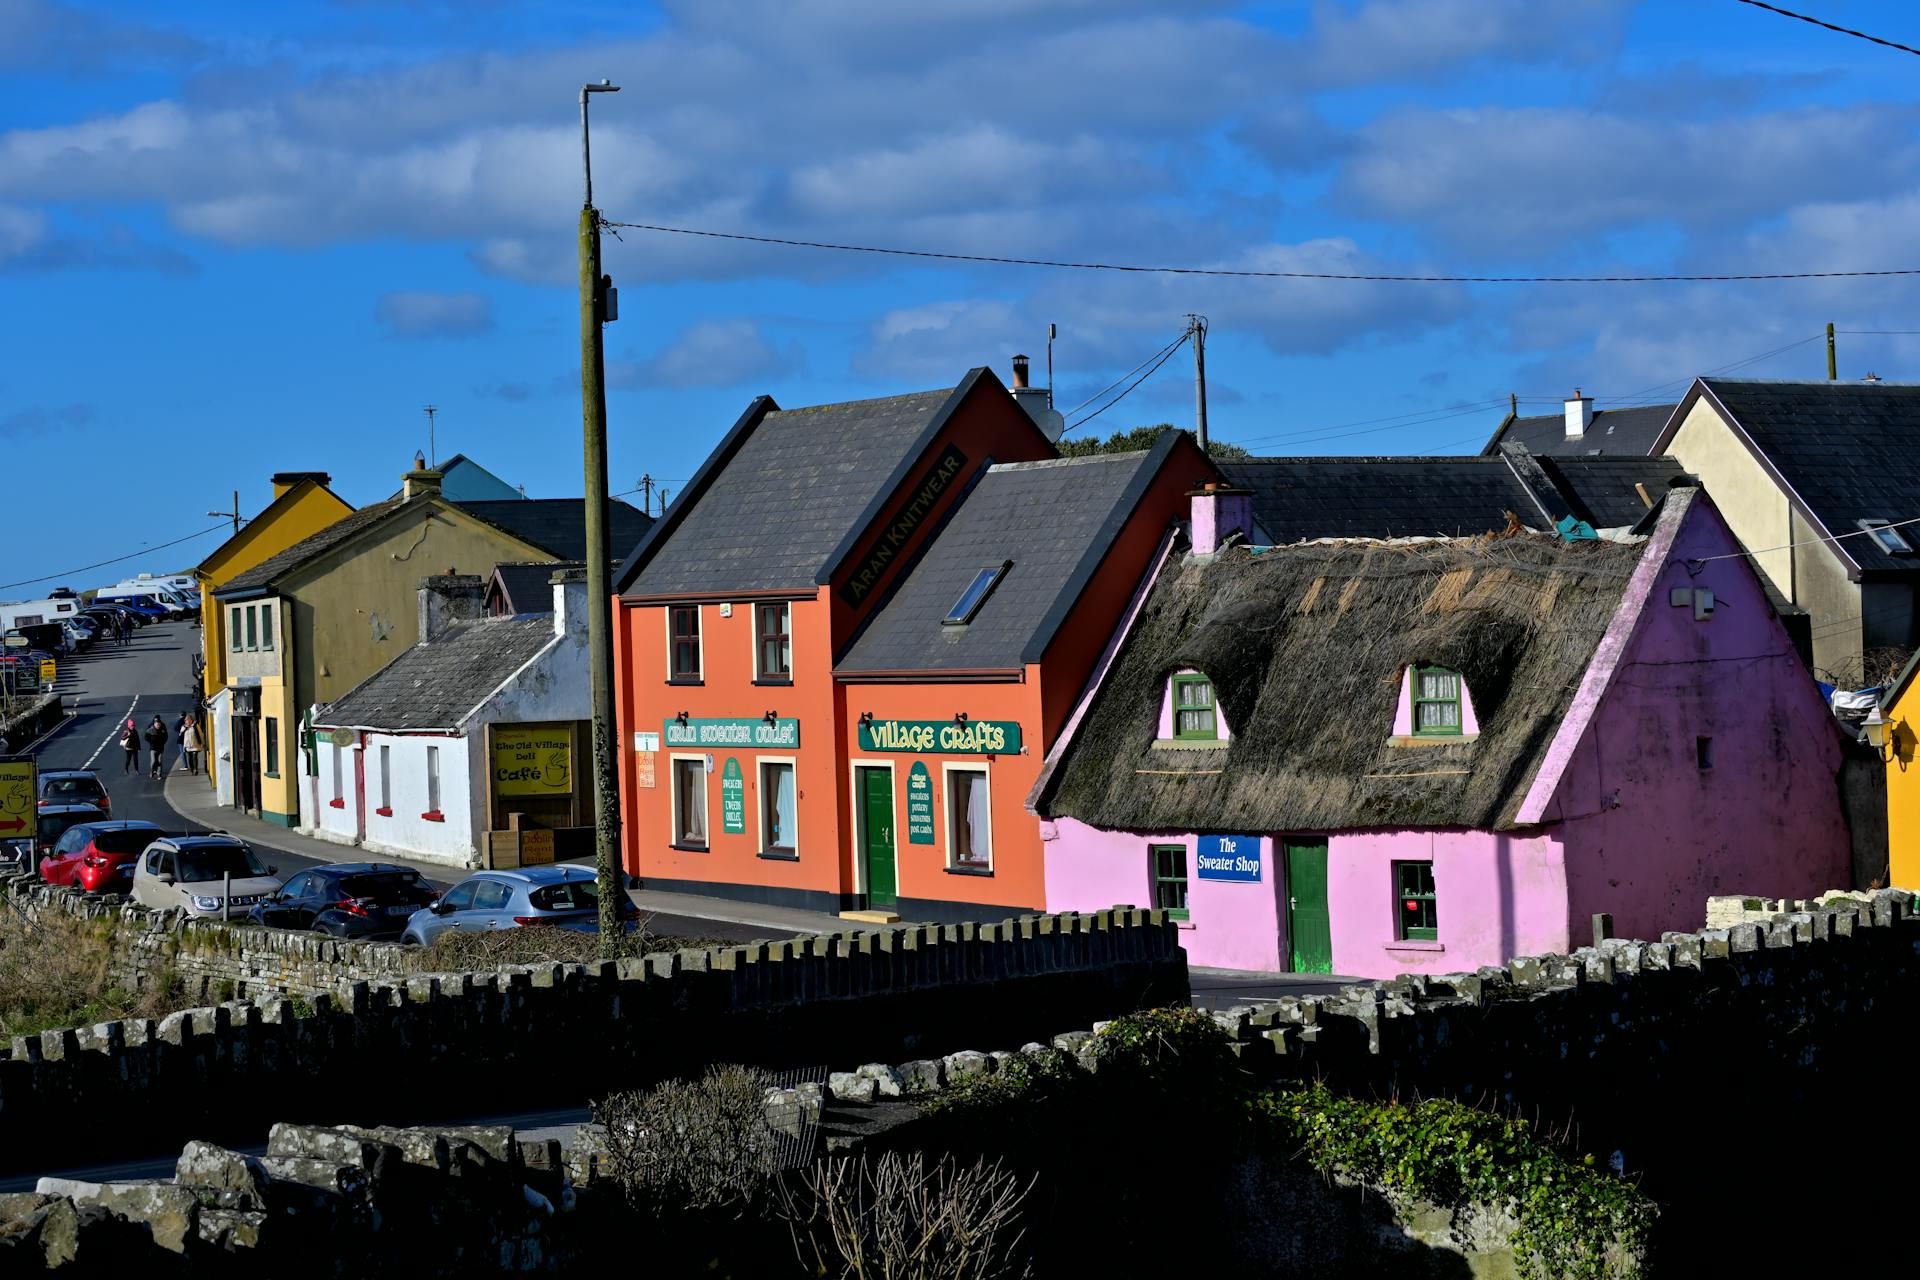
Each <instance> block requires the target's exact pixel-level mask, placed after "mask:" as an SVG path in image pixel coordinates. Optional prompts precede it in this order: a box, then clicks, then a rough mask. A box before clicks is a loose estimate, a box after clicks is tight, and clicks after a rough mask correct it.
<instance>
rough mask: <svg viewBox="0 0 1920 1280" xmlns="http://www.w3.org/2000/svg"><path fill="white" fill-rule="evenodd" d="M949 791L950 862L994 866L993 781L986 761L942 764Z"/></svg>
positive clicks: (965, 867) (967, 867)
mask: <svg viewBox="0 0 1920 1280" xmlns="http://www.w3.org/2000/svg"><path fill="white" fill-rule="evenodd" d="M940 772H941V774H942V775H943V777H942V781H944V782H945V784H946V794H947V803H946V811H947V866H948V867H949V868H951V869H953V870H956V871H991V870H993V784H992V778H991V776H990V774H989V773H988V770H987V766H986V765H984V764H943V765H941V766H940Z"/></svg>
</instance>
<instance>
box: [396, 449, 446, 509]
mask: <svg viewBox="0 0 1920 1280" xmlns="http://www.w3.org/2000/svg"><path fill="white" fill-rule="evenodd" d="M441 478H442V477H441V473H440V472H438V471H432V470H429V469H428V467H427V455H426V454H424V453H415V454H414V455H413V470H411V471H409V472H407V473H406V474H405V475H404V476H401V477H400V500H401V501H402V502H412V501H413V500H414V499H415V498H421V497H432V498H437V497H439V496H440V480H441Z"/></svg>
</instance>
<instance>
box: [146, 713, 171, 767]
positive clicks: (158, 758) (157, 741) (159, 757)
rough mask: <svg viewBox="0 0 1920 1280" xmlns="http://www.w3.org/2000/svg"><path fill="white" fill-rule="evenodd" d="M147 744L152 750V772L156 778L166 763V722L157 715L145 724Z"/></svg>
mask: <svg viewBox="0 0 1920 1280" xmlns="http://www.w3.org/2000/svg"><path fill="white" fill-rule="evenodd" d="M147 746H148V747H149V748H150V749H151V750H152V752H153V774H152V776H153V777H155V778H158V777H159V776H160V774H161V771H162V770H164V769H165V768H166V764H167V722H166V721H165V720H162V719H161V718H160V717H159V716H155V717H154V718H153V723H152V724H150V725H148V726H147Z"/></svg>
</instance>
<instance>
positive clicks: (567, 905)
mask: <svg viewBox="0 0 1920 1280" xmlns="http://www.w3.org/2000/svg"><path fill="white" fill-rule="evenodd" d="M527 900H528V901H529V902H531V903H533V905H534V906H535V907H537V908H538V909H540V910H541V911H592V910H595V909H597V908H598V907H599V906H600V895H599V893H598V892H597V891H596V890H595V888H594V884H593V881H591V880H568V881H566V882H565V883H562V884H550V885H547V886H546V887H545V888H542V889H535V890H534V891H533V892H532V893H530V894H528V895H527Z"/></svg>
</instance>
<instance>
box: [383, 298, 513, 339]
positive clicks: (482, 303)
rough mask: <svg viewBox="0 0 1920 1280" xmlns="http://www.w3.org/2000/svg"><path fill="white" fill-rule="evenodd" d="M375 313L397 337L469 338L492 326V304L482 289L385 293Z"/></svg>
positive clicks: (392, 335)
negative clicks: (476, 290) (447, 291)
mask: <svg viewBox="0 0 1920 1280" xmlns="http://www.w3.org/2000/svg"><path fill="white" fill-rule="evenodd" d="M373 316H374V319H375V320H378V321H379V322H380V323H381V324H382V325H385V326H386V329H387V333H388V336H390V337H395V338H466V337H472V336H473V335H474V334H479V333H485V332H487V331H488V330H489V329H491V328H493V306H492V304H491V303H490V302H489V301H488V300H487V296H486V295H485V294H482V293H429V292H424V291H402V292H397V293H388V294H383V295H381V298H380V300H379V302H377V303H375V304H374V308H373Z"/></svg>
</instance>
